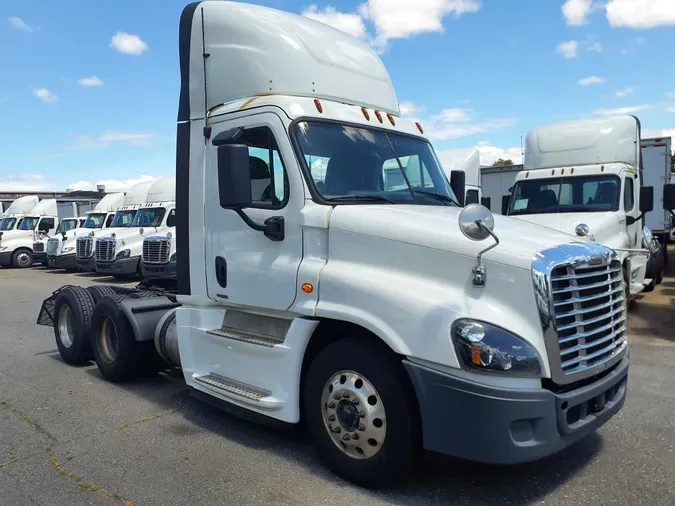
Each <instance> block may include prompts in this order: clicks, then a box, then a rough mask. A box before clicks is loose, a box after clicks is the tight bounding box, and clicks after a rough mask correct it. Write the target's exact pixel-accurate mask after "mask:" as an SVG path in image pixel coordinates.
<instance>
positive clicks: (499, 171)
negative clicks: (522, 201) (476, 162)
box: [480, 165, 523, 215]
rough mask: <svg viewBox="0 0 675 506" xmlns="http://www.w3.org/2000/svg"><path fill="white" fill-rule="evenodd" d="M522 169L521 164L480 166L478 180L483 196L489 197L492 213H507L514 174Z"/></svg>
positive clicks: (514, 179) (514, 178)
mask: <svg viewBox="0 0 675 506" xmlns="http://www.w3.org/2000/svg"><path fill="white" fill-rule="evenodd" d="M522 169H523V166H522V165H504V166H496V167H481V169H480V181H481V189H482V191H483V198H484V199H490V203H491V204H490V209H491V210H492V212H493V213H496V214H503V215H506V214H507V213H508V209H509V198H510V191H512V189H513V183H515V181H516V175H517V174H518V172H520V171H521V170H522Z"/></svg>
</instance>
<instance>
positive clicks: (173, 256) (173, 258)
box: [169, 253, 176, 262]
mask: <svg viewBox="0 0 675 506" xmlns="http://www.w3.org/2000/svg"><path fill="white" fill-rule="evenodd" d="M175 261H176V253H174V254H173V255H171V258H169V262H175Z"/></svg>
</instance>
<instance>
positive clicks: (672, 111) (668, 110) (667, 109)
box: [666, 107, 675, 114]
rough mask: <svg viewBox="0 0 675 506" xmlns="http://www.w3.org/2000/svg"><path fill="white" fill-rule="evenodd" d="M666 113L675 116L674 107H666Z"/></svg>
mask: <svg viewBox="0 0 675 506" xmlns="http://www.w3.org/2000/svg"><path fill="white" fill-rule="evenodd" d="M666 112H670V113H673V114H675V107H666Z"/></svg>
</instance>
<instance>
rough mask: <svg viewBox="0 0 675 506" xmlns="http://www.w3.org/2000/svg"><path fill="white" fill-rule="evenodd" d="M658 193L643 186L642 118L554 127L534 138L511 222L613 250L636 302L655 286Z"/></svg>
mask: <svg viewBox="0 0 675 506" xmlns="http://www.w3.org/2000/svg"><path fill="white" fill-rule="evenodd" d="M659 184H660V186H661V192H662V191H663V188H664V182H663V181H661V182H660V183H659ZM653 192H654V188H653V187H652V186H646V185H645V183H644V174H643V171H642V163H641V147H640V122H639V121H638V119H637V118H636V117H635V116H616V117H610V118H602V119H591V120H583V121H571V122H564V123H555V124H551V125H547V126H543V127H539V128H536V129H534V130H532V131H530V132H528V134H527V136H526V139H525V161H524V168H523V170H522V171H521V172H519V173H518V174H517V175H516V182H515V184H514V186H513V191H512V194H511V197H510V203H509V209H508V215H509V216H512V217H514V218H517V219H519V220H523V221H528V222H530V223H536V224H541V225H547V226H549V227H552V228H556V229H558V230H561V231H563V232H567V233H570V234H572V233H576V234H577V235H579V236H587V237H589V238H590V239H591V240H592V241H595V242H598V243H600V244H603V245H605V246H608V247H609V248H612V249H613V250H614V251H615V252H617V254H618V257H619V260H620V262H621V266H622V275H623V276H624V278H625V279H626V281H627V283H628V284H629V286H630V295H631V296H634V295H636V294H638V293H640V292H641V291H643V290H644V288H645V286H647V285H649V284H650V283H651V282H652V280H651V279H647V278H646V269H647V262H648V260H649V257H650V255H651V254H652V253H651V252H650V250H649V249H645V248H644V246H645V241H644V240H643V236H644V233H643V227H644V218H645V216H646V215H647V213H649V212H650V211H652V208H653V204H654V202H653ZM662 202H663V201H661V202H659V203H660V204H662V205H663V203H662ZM654 212H658V213H663V210H662V209H660V210H659V211H654Z"/></svg>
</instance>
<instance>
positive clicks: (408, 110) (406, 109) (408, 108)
mask: <svg viewBox="0 0 675 506" xmlns="http://www.w3.org/2000/svg"><path fill="white" fill-rule="evenodd" d="M398 108H399V109H400V111H401V116H406V117H409V116H415V115H416V114H419V113H421V112H422V111H424V107H421V106H418V105H416V104H414V103H412V102H410V101H409V100H406V101H404V102H401V103H400V104H398Z"/></svg>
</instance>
